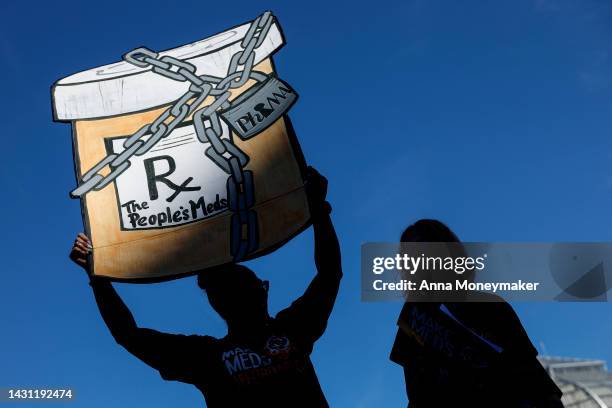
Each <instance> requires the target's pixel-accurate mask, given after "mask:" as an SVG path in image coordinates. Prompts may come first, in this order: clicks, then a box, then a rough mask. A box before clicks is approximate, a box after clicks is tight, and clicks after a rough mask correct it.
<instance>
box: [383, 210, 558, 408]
mask: <svg viewBox="0 0 612 408" xmlns="http://www.w3.org/2000/svg"><path fill="white" fill-rule="evenodd" d="M401 241H402V242H438V243H455V244H450V245H448V246H449V247H452V248H457V247H460V248H462V247H463V246H462V245H457V243H459V242H460V241H459V239H458V238H457V236H456V235H455V234H454V233H453V232H452V231H451V230H450V229H449V228H448V227H447V226H446V225H444V224H443V223H441V222H440V221H437V220H427V219H425V220H419V221H417V222H416V223H414V224H413V225H410V226H409V227H408V228H406V230H405V231H404V232H403V234H402V236H401ZM417 274H418V272H417ZM407 296H410V295H407ZM482 296H483V297H482V298H483V299H484V298H485V297H486V300H487V302H473V301H472V302H440V301H436V299H430V300H432V301H428V302H420V301H412V302H411V301H410V300H411V299H409V298H408V299H407V302H406V303H405V304H404V307H403V308H402V311H401V314H400V317H399V319H398V326H399V327H398V331H397V335H396V338H395V343H394V344H393V349H392V351H391V360H392V361H394V362H395V363H397V364H399V365H401V366H402V367H403V370H404V378H405V382H406V392H407V394H408V399H409V407H410V408H423V407H516V408H535V407H538V408H539V407H547V408H552V407H562V406H563V405H562V404H561V401H560V398H561V391H560V390H559V389H558V388H557V386H556V385H555V384H554V382H553V381H552V380H551V379H550V377H549V376H548V374H547V373H546V371H545V370H544V368H542V366H541V365H540V363H539V362H538V360H537V359H536V356H537V351H536V349H535V348H534V347H533V345H532V344H531V341H530V340H529V337H528V336H527V333H526V332H525V330H524V328H523V326H522V324H521V322H520V320H519V318H518V316H517V315H516V313H515V312H514V310H513V309H512V307H511V306H510V305H509V304H508V303H506V302H505V301H503V300H502V299H501V298H499V297H498V296H496V295H492V294H482ZM494 298H495V299H494ZM419 300H421V299H420V298H419ZM472 300H473V299H472Z"/></svg>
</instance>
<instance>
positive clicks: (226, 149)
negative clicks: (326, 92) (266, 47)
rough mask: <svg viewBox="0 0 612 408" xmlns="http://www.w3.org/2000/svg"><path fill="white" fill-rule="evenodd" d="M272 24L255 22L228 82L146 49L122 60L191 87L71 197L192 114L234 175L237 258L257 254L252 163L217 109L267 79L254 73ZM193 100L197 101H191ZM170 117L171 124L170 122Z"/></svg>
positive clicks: (267, 19)
mask: <svg viewBox="0 0 612 408" xmlns="http://www.w3.org/2000/svg"><path fill="white" fill-rule="evenodd" d="M273 21H274V16H273V15H272V13H271V12H269V11H267V12H265V13H263V14H262V15H260V16H258V17H257V18H256V19H255V20H254V21H253V22H251V24H250V26H249V28H248V29H247V32H246V34H245V36H244V38H243V39H242V42H241V43H240V47H241V48H242V49H241V50H239V51H238V52H236V53H235V54H234V55H232V58H231V59H230V63H229V68H228V71H227V74H226V76H225V78H218V77H215V76H211V75H196V67H195V66H194V65H193V64H191V63H189V62H186V61H182V60H180V59H178V58H174V57H171V56H168V55H165V56H162V57H159V54H158V53H156V52H154V51H151V50H149V49H148V48H145V47H140V48H137V49H135V50H132V51H130V52H128V53H127V54H125V55H124V56H123V59H124V60H125V61H126V62H128V63H130V64H133V65H135V66H137V67H140V68H148V67H151V70H152V71H153V72H155V73H156V74H159V75H161V76H164V77H166V78H170V79H173V80H175V81H181V82H185V81H188V82H189V83H190V84H191V85H190V87H189V90H188V91H187V92H186V93H185V94H184V95H183V96H181V97H180V98H179V99H178V100H177V101H176V102H175V103H174V104H173V105H172V106H171V107H169V108H168V109H167V110H165V111H164V112H163V113H162V114H161V115H159V116H158V117H157V118H156V119H155V120H154V121H153V122H152V123H150V124H147V125H145V126H143V127H142V128H140V129H139V130H138V131H136V132H135V133H134V134H132V135H131V136H130V137H128V138H127V139H126V140H125V141H124V143H123V147H124V150H123V152H121V153H120V154H116V153H111V154H109V155H108V156H106V157H105V158H104V159H102V160H101V161H100V162H98V163H97V164H96V165H95V166H93V167H92V168H91V169H90V170H88V171H87V172H86V173H85V174H84V175H83V176H82V177H81V180H80V183H79V186H78V187H77V188H76V189H74V190H73V191H72V192H71V195H72V196H73V197H80V196H82V195H84V194H87V193H88V192H90V191H91V190H95V191H98V190H101V189H102V188H104V187H106V186H107V185H108V184H109V183H111V182H112V181H113V180H115V179H116V178H117V177H118V176H119V175H121V174H122V173H123V172H124V171H125V170H127V169H128V168H129V167H130V165H131V163H130V159H131V158H132V157H133V156H134V155H136V156H141V155H143V154H145V153H147V152H148V151H149V150H151V148H152V147H153V146H155V145H156V144H157V143H158V142H159V141H160V140H161V139H163V138H164V137H166V136H168V135H169V134H170V133H171V132H172V131H173V130H174V128H176V127H177V126H178V125H179V124H180V123H181V122H182V121H183V120H184V119H185V118H186V117H187V116H189V115H191V114H193V122H194V126H195V129H196V134H197V137H198V139H199V140H200V142H202V143H210V147H209V148H208V149H206V152H205V154H206V156H207V157H209V158H210V159H211V160H212V161H213V162H214V163H215V164H216V165H217V166H219V167H220V168H221V169H223V170H224V171H225V172H226V173H228V174H229V178H228V180H227V193H228V204H229V205H228V206H229V209H230V211H232V213H233V214H232V218H231V227H230V230H231V232H230V235H231V242H230V246H231V253H232V254H233V256H234V259H235V260H239V259H242V258H243V257H244V255H246V254H247V253H249V252H252V251H253V250H254V249H255V248H256V247H257V219H256V214H255V211H254V210H252V209H251V208H252V206H253V204H254V201H255V198H254V188H253V187H254V184H253V173H252V172H251V171H249V170H245V169H244V167H245V166H246V164H247V163H248V160H249V158H248V156H247V155H246V154H245V153H244V152H243V151H242V150H240V149H239V148H238V147H237V146H236V145H234V144H233V143H232V142H231V140H230V139H229V138H222V136H223V128H222V125H221V120H220V118H219V115H218V113H217V111H218V110H220V109H227V108H228V107H229V106H230V104H229V97H230V96H231V93H230V89H234V88H239V87H241V86H243V85H244V84H246V82H247V81H248V80H249V79H254V80H256V81H258V82H263V81H264V80H266V79H267V78H268V76H267V75H266V74H263V73H261V72H257V71H253V66H254V63H255V50H256V49H257V48H259V46H261V44H262V43H263V41H264V40H265V38H266V36H267V34H268V32H269V30H270V27H271V26H272V23H273ZM209 96H212V97H214V101H213V102H212V103H211V104H210V105H208V106H205V107H203V108H201V109H199V110H196V109H197V108H198V107H199V106H200V105H201V104H202V103H203V102H204V100H205V99H206V98H207V97H209ZM194 97H195V99H194V100H193V101H191V102H189V101H190V100H191V99H192V98H194ZM168 119H170V121H169V122H166V121H167V120H168ZM106 166H109V168H110V172H109V173H108V174H107V175H106V176H104V175H102V174H101V173H100V171H101V170H102V169H104V168H105V167H106Z"/></svg>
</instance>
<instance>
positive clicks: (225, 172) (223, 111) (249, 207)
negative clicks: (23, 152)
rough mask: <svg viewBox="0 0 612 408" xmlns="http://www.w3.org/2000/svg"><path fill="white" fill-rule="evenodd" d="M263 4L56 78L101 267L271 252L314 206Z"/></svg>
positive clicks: (109, 272) (129, 269)
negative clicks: (245, 17)
mask: <svg viewBox="0 0 612 408" xmlns="http://www.w3.org/2000/svg"><path fill="white" fill-rule="evenodd" d="M283 44H284V39H283V36H282V33H281V31H280V27H279V26H278V23H277V21H276V20H275V18H274V16H273V15H272V14H271V13H270V12H266V13H264V14H262V15H261V16H259V17H258V18H257V19H255V20H254V21H252V22H250V23H248V24H244V25H241V26H238V27H235V28H233V29H230V30H228V31H225V32H223V33H220V34H217V35H215V36H212V37H210V38H207V39H204V40H201V41H197V42H195V43H192V44H188V45H185V46H182V47H179V48H175V49H172V50H168V51H164V52H160V53H156V52H153V51H151V50H149V49H147V48H137V49H135V50H133V51H131V52H129V53H127V54H126V55H124V57H123V59H124V61H122V62H119V63H115V64H110V65H105V66H102V67H98V68H94V69H90V70H87V71H83V72H79V73H76V74H74V75H71V76H69V77H66V78H63V79H61V80H59V81H57V82H56V83H55V84H54V85H53V88H52V97H53V107H54V119H55V120H56V121H62V122H66V121H70V122H71V123H72V129H73V146H74V159H75V169H76V174H77V179H78V186H77V187H76V188H75V189H74V190H73V191H72V192H71V196H72V197H79V198H80V199H81V208H82V215H83V221H84V224H85V229H86V231H87V233H88V235H89V236H90V238H91V240H92V244H93V247H94V250H93V252H92V255H91V259H90V265H92V270H91V271H90V273H92V274H94V275H100V276H107V277H110V278H114V279H122V280H134V281H150V280H162V279H170V278H174V277H177V276H181V275H185V274H189V273H192V272H195V271H198V270H201V269H204V268H207V267H211V266H216V265H221V264H224V263H227V262H232V261H240V260H245V259H249V258H253V257H257V256H260V255H263V254H264V253H267V252H270V251H272V250H274V249H275V248H276V247H278V246H280V245H282V244H283V243H284V242H286V241H287V240H289V239H290V238H291V237H293V236H294V235H296V234H298V233H299V232H300V231H302V230H303V229H304V228H305V227H306V226H307V223H308V219H309V217H310V215H309V211H308V203H307V199H306V195H305V191H304V181H303V174H304V168H305V165H304V159H303V157H302V153H301V150H300V147H299V144H298V142H297V138H296V137H295V134H294V133H293V130H292V127H291V124H290V122H289V118H288V117H287V116H286V113H287V111H288V110H289V108H290V107H291V106H292V104H293V103H294V102H295V100H296V99H297V95H296V93H295V92H294V91H293V90H292V89H291V87H290V86H289V85H288V84H287V83H285V82H283V81H281V80H280V79H278V78H277V77H276V74H275V71H274V66H273V63H272V58H271V56H272V54H273V53H274V52H275V51H276V50H278V49H279V48H280V47H281V46H282V45H283Z"/></svg>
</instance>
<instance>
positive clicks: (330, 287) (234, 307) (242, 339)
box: [70, 168, 342, 408]
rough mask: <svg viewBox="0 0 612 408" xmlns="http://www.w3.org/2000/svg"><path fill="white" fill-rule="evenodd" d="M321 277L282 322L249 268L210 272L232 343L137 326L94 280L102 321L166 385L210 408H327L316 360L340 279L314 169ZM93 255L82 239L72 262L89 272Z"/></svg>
mask: <svg viewBox="0 0 612 408" xmlns="http://www.w3.org/2000/svg"><path fill="white" fill-rule="evenodd" d="M306 187H307V193H308V198H309V204H310V210H311V215H312V223H313V228H314V237H315V264H316V268H317V274H316V275H315V277H314V279H313V280H312V282H311V283H310V285H309V286H308V288H307V289H306V291H305V293H304V294H303V295H302V296H301V297H300V298H299V299H297V300H296V301H295V302H293V303H292V304H291V305H290V306H289V307H288V308H286V309H285V310H283V311H281V312H279V313H278V314H277V315H276V317H271V316H270V315H269V314H268V282H267V281H262V280H261V279H259V278H258V277H257V276H256V275H255V273H254V272H253V271H252V270H250V269H249V268H247V267H245V266H242V265H229V266H223V267H219V268H216V269H214V270H206V271H205V272H203V273H201V274H200V275H199V276H198V285H199V286H200V287H201V288H202V289H203V290H204V291H205V292H206V294H207V296H208V300H209V301H210V304H211V306H212V307H213V309H214V310H215V311H216V312H217V313H219V315H220V316H221V317H222V318H223V319H224V320H225V321H226V322H227V329H228V332H227V336H225V337H223V338H221V339H217V338H214V337H210V336H197V335H192V336H184V335H174V334H166V333H160V332H158V331H155V330H151V329H145V328H140V327H138V326H137V324H136V322H135V320H134V318H133V317H132V314H131V313H130V311H129V310H128V308H127V307H126V305H125V304H124V303H123V301H122V300H121V298H120V297H119V296H118V294H117V292H115V289H114V288H113V286H112V285H111V283H110V282H109V281H108V280H104V279H101V278H94V277H92V278H91V279H90V284H91V286H92V288H93V292H94V295H95V298H96V302H97V304H98V307H99V309H100V313H101V315H102V318H103V319H104V321H105V323H106V325H107V326H108V328H109V329H110V331H111V334H112V335H113V337H114V338H115V340H116V341H117V343H119V344H120V345H122V346H123V347H125V348H126V349H127V350H128V351H129V352H130V353H132V354H133V355H135V356H136V357H138V358H139V359H140V360H142V361H144V362H145V363H146V364H148V365H149V366H151V367H153V368H155V369H156V370H158V371H159V372H160V374H161V376H162V378H164V379H166V380H175V381H181V382H185V383H189V384H193V385H195V386H196V387H197V388H198V389H199V390H200V391H201V392H202V393H203V394H204V397H205V399H206V403H207V406H208V407H284V408H285V407H327V406H328V404H327V402H326V400H325V396H324V395H323V392H322V391H321V387H320V385H319V382H318V379H317V376H316V374H315V371H314V368H313V365H312V363H311V361H310V353H311V352H312V349H313V346H314V343H315V342H316V341H317V339H319V337H321V335H322V334H323V332H324V331H325V328H326V326H327V320H328V318H329V316H330V313H331V311H332V308H333V306H334V302H335V300H336V295H337V293H338V288H339V284H340V279H341V277H342V268H341V262H340V247H339V244H338V239H337V237H336V233H335V231H334V227H333V225H332V222H331V219H330V212H331V206H330V205H329V203H328V202H327V201H325V196H326V193H327V180H326V179H325V178H324V177H323V176H321V175H320V174H319V173H318V172H316V171H315V170H314V169H312V168H309V170H308V177H307V182H306ZM90 250H91V245H90V244H89V240H88V238H87V237H86V236H85V235H83V234H79V236H78V237H77V240H76V241H75V244H74V247H73V249H72V252H71V254H70V257H71V258H72V259H73V260H74V261H75V262H76V263H77V264H79V265H80V266H82V267H84V268H87V267H88V265H87V254H88V252H89V251H90Z"/></svg>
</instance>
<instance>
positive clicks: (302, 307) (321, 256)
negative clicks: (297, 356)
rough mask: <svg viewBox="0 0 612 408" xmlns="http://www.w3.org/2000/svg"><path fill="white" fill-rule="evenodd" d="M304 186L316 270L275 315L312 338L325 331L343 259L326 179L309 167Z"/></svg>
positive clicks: (309, 338) (316, 337) (340, 275)
mask: <svg viewBox="0 0 612 408" xmlns="http://www.w3.org/2000/svg"><path fill="white" fill-rule="evenodd" d="M306 189H307V190H306V191H307V194H308V200H309V205H310V213H311V217H312V225H313V229H314V241H315V242H314V247H315V254H314V258H315V265H316V268H317V274H316V275H315V277H314V278H313V280H312V281H311V282H310V285H308V288H307V289H306V291H305V292H304V294H303V295H302V296H301V297H300V298H299V299H297V300H296V301H295V302H293V303H292V304H291V306H289V307H288V308H287V309H285V310H283V311H282V312H280V313H279V314H278V316H277V317H278V318H281V319H286V320H288V321H293V322H295V326H296V327H299V328H300V331H302V332H303V334H304V335H305V336H306V337H307V338H308V340H310V341H315V340H316V339H318V338H319V337H320V336H321V335H322V334H323V332H324V331H325V328H326V327H327V320H328V319H329V316H330V314H331V311H332V309H333V307H334V303H335V301H336V296H337V294H338V289H339V287H340V279H341V278H342V263H341V256H340V244H339V243H338V237H337V236H336V231H335V229H334V226H333V224H332V221H331V217H330V213H331V205H330V204H329V203H328V202H327V201H325V197H326V195H327V179H326V178H325V177H323V176H322V175H321V174H319V173H318V172H317V171H316V170H315V169H313V168H312V167H309V168H308V178H307V181H306Z"/></svg>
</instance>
